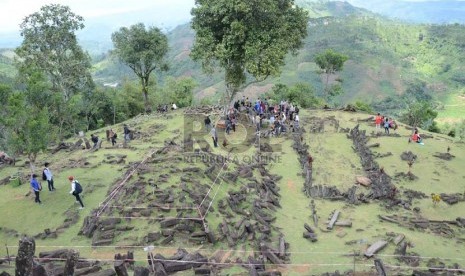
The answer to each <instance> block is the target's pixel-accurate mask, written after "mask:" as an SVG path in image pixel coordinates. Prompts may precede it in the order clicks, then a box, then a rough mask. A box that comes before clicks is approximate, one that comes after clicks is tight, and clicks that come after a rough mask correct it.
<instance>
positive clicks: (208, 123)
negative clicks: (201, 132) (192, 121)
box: [204, 115, 212, 132]
mask: <svg viewBox="0 0 465 276" xmlns="http://www.w3.org/2000/svg"><path fill="white" fill-rule="evenodd" d="M204 122H205V129H206V130H207V132H210V129H211V127H212V125H211V123H212V121H211V120H210V116H208V115H207V117H206V118H205V120H204Z"/></svg>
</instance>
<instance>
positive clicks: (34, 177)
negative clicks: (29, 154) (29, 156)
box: [31, 174, 42, 204]
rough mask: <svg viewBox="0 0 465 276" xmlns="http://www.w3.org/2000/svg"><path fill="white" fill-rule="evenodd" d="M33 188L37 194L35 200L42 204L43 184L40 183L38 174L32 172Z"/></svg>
mask: <svg viewBox="0 0 465 276" xmlns="http://www.w3.org/2000/svg"><path fill="white" fill-rule="evenodd" d="M31 189H32V191H33V192H34V195H35V196H36V197H35V200H34V202H36V203H39V204H42V201H40V191H41V190H42V186H41V185H40V183H39V181H37V174H32V178H31Z"/></svg>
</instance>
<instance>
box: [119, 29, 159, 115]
mask: <svg viewBox="0 0 465 276" xmlns="http://www.w3.org/2000/svg"><path fill="white" fill-rule="evenodd" d="M111 40H112V41H113V45H114V46H115V53H116V54H117V55H118V56H119V58H120V59H121V60H122V61H123V63H125V64H126V65H127V66H129V68H131V69H132V71H134V73H135V74H136V75H137V77H138V78H139V80H140V83H141V86H142V93H143V95H144V101H145V111H146V112H150V111H151V109H150V104H149V97H148V94H149V86H150V84H151V83H153V82H154V80H151V78H150V76H151V74H152V72H153V71H154V70H157V69H158V70H161V71H166V70H168V65H167V63H166V62H165V56H166V53H167V52H168V39H167V38H166V35H165V34H163V33H162V32H161V30H160V29H158V28H156V27H149V28H148V29H146V28H145V26H144V24H142V23H139V24H136V25H132V26H130V27H129V28H127V27H122V28H120V29H119V31H117V32H115V33H113V34H112V35H111Z"/></svg>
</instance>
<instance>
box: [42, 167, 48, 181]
mask: <svg viewBox="0 0 465 276" xmlns="http://www.w3.org/2000/svg"><path fill="white" fill-rule="evenodd" d="M42 180H44V181H45V180H47V175H46V174H45V169H44V170H43V171H42Z"/></svg>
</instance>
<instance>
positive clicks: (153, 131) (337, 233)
mask: <svg viewBox="0 0 465 276" xmlns="http://www.w3.org/2000/svg"><path fill="white" fill-rule="evenodd" d="M182 112H183V111H182V110H180V111H176V112H175V113H172V114H170V115H168V117H161V116H159V115H151V116H139V117H136V118H134V119H133V120H131V121H129V122H127V123H128V124H129V126H130V127H131V128H133V129H134V130H135V132H136V133H138V135H139V136H138V138H137V139H136V140H134V141H131V143H130V145H131V146H130V147H129V148H122V147H120V146H118V147H115V148H113V147H111V144H110V143H108V142H106V141H105V142H104V143H103V148H102V149H100V150H98V151H96V152H89V151H88V150H76V151H72V152H64V151H60V152H58V153H56V154H50V153H47V154H42V155H40V156H39V158H38V162H37V164H38V168H40V167H41V164H42V163H43V162H45V161H49V162H50V163H51V164H52V165H51V166H50V167H51V169H52V171H53V172H54V174H55V186H56V188H57V191H56V192H48V191H47V190H46V188H44V191H42V193H41V199H42V201H43V204H42V205H40V206H39V205H36V204H34V202H33V198H32V197H31V195H28V196H26V193H27V192H28V190H29V185H28V183H24V184H23V185H21V186H19V187H13V185H11V184H7V185H4V186H0V209H1V210H2V216H0V225H1V231H0V240H1V241H2V244H4V245H6V247H0V255H1V256H5V255H6V253H7V252H6V248H7V247H8V249H9V254H15V251H16V246H17V241H18V238H19V236H20V235H23V234H26V235H32V236H34V235H37V234H39V233H41V232H43V231H44V229H51V230H52V231H54V230H55V229H57V228H58V229H59V230H58V231H57V234H58V236H57V237H56V238H46V239H38V240H36V244H37V251H38V252H40V251H49V250H53V249H58V248H62V247H65V248H73V247H74V248H76V249H77V250H79V251H80V252H81V256H82V257H86V258H95V259H101V260H107V261H111V259H112V258H113V255H114V254H115V253H117V252H120V253H123V252H125V251H126V250H127V249H126V247H129V248H131V249H133V250H134V251H135V257H136V259H138V260H140V261H138V262H139V263H141V264H143V263H144V262H143V261H142V260H143V259H144V258H145V252H144V251H143V250H142V249H143V247H144V246H146V245H147V243H146V242H145V238H144V237H145V236H146V235H147V233H150V232H155V231H158V230H159V229H160V228H159V226H158V224H157V223H153V222H151V220H150V217H149V218H144V217H141V218H139V219H138V218H133V219H130V220H128V219H123V221H122V222H121V224H120V225H119V226H131V227H134V228H133V230H132V231H129V232H124V233H123V234H120V235H117V236H116V237H115V238H114V239H113V243H112V245H109V246H102V247H99V246H92V245H91V243H92V241H91V239H89V238H86V237H83V236H79V235H77V234H78V232H79V230H80V228H81V226H82V223H83V220H84V218H85V216H88V215H91V212H92V210H96V209H98V207H99V204H100V203H101V202H102V201H103V200H104V199H105V198H106V197H107V193H108V191H109V190H110V189H111V187H112V186H114V185H117V184H118V183H120V181H121V180H122V178H123V175H124V174H125V173H126V172H127V171H130V170H131V164H134V162H139V161H141V160H143V159H144V158H145V157H147V156H149V155H150V154H149V153H152V152H154V151H156V150H157V149H161V148H163V147H164V142H165V141H167V140H173V141H175V142H176V143H177V144H178V145H180V144H182V141H183V139H184V138H183V137H184V133H183V130H184V127H183V124H184V121H183V116H182ZM369 116H370V115H368V114H357V113H355V114H354V113H346V112H328V111H315V110H312V111H304V113H303V114H302V117H301V118H302V119H301V121H302V122H303V126H304V128H306V130H307V131H306V132H305V133H304V139H305V142H306V143H307V144H308V145H309V152H310V153H311V154H312V155H313V157H314V160H315V161H314V166H313V168H314V174H313V179H314V184H315V185H331V186H336V187H337V188H338V189H340V190H342V191H346V190H347V189H349V188H350V187H352V186H353V185H355V176H357V175H364V173H365V172H364V171H363V169H362V167H361V164H360V160H359V157H358V155H357V154H356V153H355V152H354V151H353V149H352V141H351V140H350V139H348V138H347V137H346V134H345V133H341V132H336V131H335V128H334V126H333V125H330V124H325V127H324V132H320V133H312V132H309V129H308V128H307V127H306V126H308V124H307V125H306V123H308V122H310V120H312V118H320V119H325V118H333V119H335V120H337V121H338V122H339V125H340V127H341V128H353V127H354V126H355V125H356V124H357V120H358V119H365V118H367V117H369ZM200 121H201V120H200ZM121 128H122V127H121V125H118V126H113V129H116V130H117V132H118V133H121ZM195 129H196V127H195V125H194V130H195ZM361 129H366V130H367V133H368V135H371V133H372V132H374V130H375V129H374V127H373V125H372V124H371V123H366V122H362V123H361ZM247 131H250V128H248V127H247V125H245V127H243V128H238V132H236V133H233V134H232V135H231V136H230V137H228V139H229V141H230V142H231V145H232V147H231V146H228V147H229V150H233V149H232V148H234V147H236V148H237V147H238V145H239V144H240V141H243V140H244V139H245V138H244V137H245V136H246V132H247ZM96 133H97V134H98V135H99V136H100V137H103V136H104V129H102V130H99V131H97V132H96ZM397 133H398V134H399V135H400V137H388V136H379V137H372V138H370V141H369V144H371V143H379V144H380V146H379V147H377V148H373V149H372V151H373V152H374V153H375V154H378V153H379V154H385V153H387V152H391V153H392V155H391V156H388V157H383V158H377V159H376V161H377V162H378V163H379V165H380V166H382V167H383V168H384V170H385V171H386V172H387V174H388V175H390V176H391V177H394V176H395V175H396V174H397V173H401V172H404V173H406V172H407V171H408V166H407V164H406V162H405V161H402V160H401V159H400V154H401V153H402V152H405V151H412V152H413V153H414V154H416V155H417V156H418V158H417V161H416V162H415V163H414V165H413V166H412V169H411V171H412V173H413V174H414V175H416V176H417V177H418V179H417V180H414V181H406V180H399V179H397V178H393V180H392V181H393V183H394V184H395V185H396V186H397V188H398V189H399V196H400V198H405V196H404V194H403V192H404V191H405V190H406V189H410V190H416V191H421V192H423V193H424V194H426V195H427V198H424V199H414V200H413V201H412V206H411V207H412V208H414V207H417V208H419V209H420V211H419V213H418V212H414V211H412V210H406V209H403V208H401V207H399V206H395V207H392V208H389V209H387V208H386V205H385V203H383V202H382V201H378V200H374V201H371V202H370V203H368V204H366V203H365V204H361V205H357V206H355V205H350V204H348V203H346V202H341V201H330V200H324V199H314V202H315V205H316V210H317V214H318V217H319V222H318V226H317V227H314V225H313V221H312V219H311V209H310V207H309V205H310V200H311V199H310V198H307V197H306V196H305V195H304V194H303V192H302V187H303V181H304V179H303V178H302V176H301V175H300V173H301V167H300V165H299V164H298V159H297V155H296V153H295V152H294V150H293V148H292V141H291V139H290V138H291V136H290V135H289V136H283V137H280V138H272V140H270V141H268V142H270V143H272V144H274V145H279V146H280V147H281V150H280V152H279V154H280V158H279V159H277V161H275V162H270V163H269V164H268V166H267V167H268V170H269V171H270V172H271V173H273V174H276V175H279V176H281V177H282V178H281V180H280V181H279V182H278V185H279V187H280V201H279V202H280V205H281V208H278V209H277V210H276V211H275V212H271V213H270V214H273V215H275V216H276V221H275V222H274V223H273V227H276V228H275V230H272V233H271V237H272V241H271V244H274V243H275V242H276V240H277V238H278V236H277V235H278V232H276V231H280V232H282V233H283V234H284V238H285V240H286V242H288V243H289V245H290V247H289V249H288V250H287V251H288V253H289V254H290V260H289V262H287V263H286V264H284V265H282V266H273V265H269V267H270V268H273V267H275V268H276V269H278V270H280V271H281V272H283V274H284V275H309V274H312V275H313V274H320V273H323V272H329V271H335V270H339V271H348V270H352V269H354V267H355V271H374V268H373V261H372V259H367V258H365V257H363V253H364V251H365V250H366V248H367V247H368V246H369V245H370V244H372V243H374V242H375V241H377V240H380V239H387V240H390V239H392V235H396V234H403V235H405V240H406V241H408V242H409V245H410V246H409V247H408V249H407V252H414V253H417V254H418V255H419V256H421V259H420V262H419V267H420V268H425V267H427V266H428V261H429V260H430V259H431V258H433V257H435V258H439V259H440V260H442V261H443V262H444V263H445V264H446V265H452V264H453V263H457V264H459V265H460V266H461V267H464V266H465V260H464V259H463V256H464V255H465V251H464V247H463V242H464V238H465V231H464V230H463V228H458V227H454V226H452V229H453V231H454V236H453V237H451V236H445V235H439V234H435V233H433V232H432V231H431V230H430V229H426V230H421V229H416V228H408V227H404V226H400V225H397V224H393V223H389V222H386V221H381V220H380V219H379V217H378V215H398V216H405V217H424V218H428V219H430V220H455V218H456V217H457V216H460V215H461V214H460V212H461V211H460V210H463V208H464V207H465V202H463V201H462V202H459V203H457V204H455V205H447V204H446V203H444V202H440V203H439V204H438V205H437V206H436V205H433V203H432V201H431V199H430V198H429V195H430V194H431V193H448V194H451V193H459V194H462V195H463V192H464V190H465V186H464V184H463V183H464V182H463V179H464V178H465V173H464V172H463V170H462V169H461V168H462V164H463V162H464V159H465V148H464V145H463V144H459V143H454V142H453V141H452V140H451V139H450V138H449V137H447V136H443V135H438V134H433V137H432V138H427V139H425V145H424V146H420V145H417V144H409V143H407V140H408V136H409V135H410V130H407V129H405V127H404V126H403V125H401V126H400V128H399V129H398V130H397ZM421 133H424V132H423V131H421ZM87 136H88V134H87ZM120 137H122V135H120ZM205 138H206V141H208V142H210V140H209V136H208V135H207V134H206V136H205ZM75 141H76V139H71V140H70V142H75ZM264 141H265V140H264ZM121 142H122V141H121V138H120V139H119V141H118V145H120V144H121ZM220 142H221V141H220ZM447 147H450V148H451V154H453V155H454V156H455V158H453V159H452V160H451V161H445V160H442V159H439V158H437V157H434V156H433V154H436V153H444V152H445V151H446V148H447ZM254 151H255V150H254V148H253V147H251V148H250V149H249V150H247V151H245V152H242V153H238V154H237V155H234V154H233V155H232V156H234V157H235V158H237V159H238V160H244V157H247V156H250V155H251V154H253V153H254ZM213 152H214V153H217V154H222V155H227V152H228V148H226V149H225V148H223V147H222V146H220V148H217V149H213ZM233 152H234V150H233ZM111 156H116V157H118V156H125V158H124V160H125V162H124V163H120V164H116V163H112V164H110V163H108V161H109V160H111V159H112V157H111ZM179 157H180V158H179ZM173 158H174V159H173ZM149 159H150V160H152V159H159V160H167V162H161V163H158V162H155V163H153V162H151V163H150V164H147V165H149V166H148V167H147V169H148V170H149V171H150V174H149V175H148V176H149V177H150V178H149V179H147V178H146V176H144V175H143V174H140V173H139V174H138V176H136V177H132V178H130V180H129V181H128V183H127V184H126V185H125V188H124V189H130V188H131V186H136V185H139V184H137V182H140V181H147V180H148V181H149V182H150V179H154V180H155V181H156V180H157V179H158V177H159V176H160V175H163V174H168V175H169V180H168V182H165V183H159V185H158V189H161V190H165V191H166V190H170V189H172V190H173V191H179V189H178V185H179V183H180V181H181V180H180V179H181V178H182V177H183V176H188V177H190V178H191V180H192V181H193V183H195V181H198V182H199V183H201V184H202V185H207V186H206V187H210V188H211V194H210V198H211V200H212V207H213V209H212V210H211V211H210V212H209V213H208V214H207V215H206V219H207V220H208V223H209V225H210V226H211V229H213V231H214V232H215V233H216V235H218V234H219V233H218V232H217V231H218V230H217V226H218V225H219V223H221V222H222V221H224V219H225V218H226V217H225V216H224V215H223V214H221V213H219V209H220V207H219V205H218V204H219V200H225V198H227V196H228V193H229V192H231V191H239V190H240V189H241V188H242V187H244V186H246V185H247V181H246V179H243V180H242V179H241V178H239V179H238V181H237V182H236V183H230V182H228V181H217V182H212V181H211V180H210V179H208V178H205V177H204V176H202V175H198V176H195V175H191V174H189V173H183V172H182V171H183V168H188V167H191V166H192V164H189V163H185V162H184V161H183V158H182V156H178V155H176V154H175V153H168V155H163V154H158V155H152V156H151V157H149ZM169 160H172V161H169ZM24 161H25V160H21V161H19V162H18V163H17V164H16V166H15V167H2V168H1V170H0V174H1V177H0V178H1V179H3V178H5V177H8V175H12V174H15V173H17V172H20V173H22V174H27V173H28V171H29V169H28V166H27V165H25V164H24ZM196 166H200V168H203V169H205V168H207V167H208V166H207V165H206V164H197V165H196ZM238 168H239V167H238V165H236V164H233V163H231V164H230V165H228V166H227V167H225V169H224V170H223V171H221V170H218V171H217V172H218V176H219V177H220V178H221V177H222V176H223V175H224V174H226V173H234V172H235V171H236V170H237V169H238ZM174 171H177V173H171V172H174ZM68 175H75V176H76V177H77V179H78V180H79V181H80V183H83V184H84V187H85V188H84V189H85V191H84V199H83V201H84V204H85V205H86V208H85V209H84V210H80V211H78V210H77V207H78V206H77V205H76V204H75V203H74V198H73V197H72V196H71V195H69V193H68V192H69V190H70V187H69V182H68V180H67V176H68ZM136 175H137V174H136ZM254 178H255V179H257V180H259V181H260V179H261V176H260V174H258V172H254ZM181 182H182V181H181ZM147 189H149V188H147ZM123 191H125V190H123ZM149 191H150V190H149ZM368 192H369V188H364V187H363V186H360V187H358V193H368ZM122 194H126V195H125V196H123V197H119V198H118V199H116V198H115V199H114V200H112V201H110V203H109V205H108V206H110V207H109V208H111V209H113V211H111V212H107V213H105V214H104V215H103V216H102V219H104V218H105V216H108V217H118V216H120V217H124V216H126V214H132V213H133V211H132V209H133V208H134V207H143V208H147V206H148V205H147V202H145V203H144V202H143V201H141V202H139V201H138V198H139V196H138V194H137V193H133V194H128V193H127V192H123V193H122ZM213 195H214V196H213ZM148 196H149V198H150V195H148ZM255 197H256V195H254V194H250V197H249V199H247V201H245V202H244V203H243V204H242V205H241V207H242V208H243V209H244V210H249V208H251V206H252V205H251V203H252V201H251V200H254V198H255ZM153 199H155V198H153ZM138 202H139V203H138ZM336 209H337V210H340V211H341V215H340V219H341V220H350V221H352V223H353V226H352V227H351V228H344V227H335V228H334V229H333V230H332V231H329V232H328V231H326V230H324V229H326V220H327V218H328V216H329V215H330V213H331V212H332V211H333V210H336ZM227 211H229V212H230V210H229V208H228V209H227ZM131 212H132V213H131ZM151 212H152V213H151V216H153V217H154V218H155V217H157V216H159V215H161V214H163V215H164V216H171V215H176V212H173V211H171V212H169V213H160V212H159V211H157V210H156V209H155V210H151ZM186 214H187V213H186ZM69 219H72V221H73V222H74V223H73V224H70V225H69V227H67V228H62V227H60V226H61V225H63V224H64V223H65V221H66V220H69ZM235 222H237V219H232V223H235ZM304 223H308V224H309V225H311V226H312V227H314V228H315V229H316V233H317V235H318V241H317V242H315V243H312V242H310V241H308V240H305V239H303V238H302V232H303V231H304V228H303V225H304ZM323 230H324V231H323ZM389 233H394V234H389ZM121 246H123V247H124V248H119V249H118V247H121ZM178 247H183V248H186V249H188V250H190V251H194V250H199V252H200V253H202V254H205V255H207V256H212V255H213V254H215V253H218V252H225V257H224V261H225V262H232V261H233V260H236V259H237V258H241V259H242V258H245V257H247V256H249V255H254V252H255V251H256V250H257V247H256V245H255V244H254V243H250V242H247V241H245V242H241V243H238V244H237V245H235V246H233V247H230V246H228V244H227V242H226V241H220V242H217V243H216V244H215V245H211V244H208V243H204V244H200V245H199V244H196V243H192V242H189V240H187V239H184V238H181V237H180V238H176V239H175V241H174V242H173V243H170V244H169V245H158V246H157V249H156V250H157V253H161V254H164V255H170V254H173V253H174V252H175V250H176V248H178ZM451 248H453V250H451ZM395 249H396V246H395V245H394V244H393V243H392V242H389V244H388V246H387V247H386V248H385V249H384V250H382V251H381V252H380V253H379V255H377V256H378V257H379V258H381V259H383V261H384V263H385V265H386V266H388V270H389V271H390V273H394V274H396V273H406V272H407V271H409V270H411V269H412V268H409V267H408V266H407V265H406V264H405V263H403V262H400V261H399V260H398V259H397V258H395V257H396V256H393V255H395ZM353 253H355V254H356V255H357V256H356V257H353V256H352V255H353ZM350 254H352V255H351V256H348V255H350ZM6 269H7V270H9V271H11V269H8V268H6ZM226 271H227V273H231V275H243V273H246V270H244V269H243V268H241V267H240V266H239V265H234V264H230V265H227V266H226V268H225V270H224V272H225V273H226ZM180 275H183V274H180ZM187 275H188V274H187Z"/></svg>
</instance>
